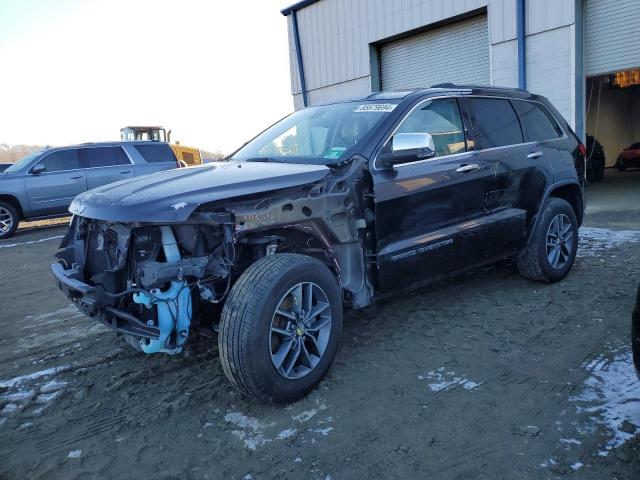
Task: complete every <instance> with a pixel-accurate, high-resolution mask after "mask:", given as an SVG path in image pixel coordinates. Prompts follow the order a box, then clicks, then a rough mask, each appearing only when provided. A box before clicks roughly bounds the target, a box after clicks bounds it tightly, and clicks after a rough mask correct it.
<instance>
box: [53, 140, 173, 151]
mask: <svg viewBox="0 0 640 480" xmlns="http://www.w3.org/2000/svg"><path fill="white" fill-rule="evenodd" d="M149 144H153V145H169V144H168V143H167V142H156V141H150V140H134V141H122V140H116V141H112V142H86V143H76V144H72V145H56V146H52V145H48V146H46V147H45V148H43V149H42V150H41V151H43V152H44V151H49V150H58V149H62V148H65V149H66V148H86V147H120V146H123V145H149Z"/></svg>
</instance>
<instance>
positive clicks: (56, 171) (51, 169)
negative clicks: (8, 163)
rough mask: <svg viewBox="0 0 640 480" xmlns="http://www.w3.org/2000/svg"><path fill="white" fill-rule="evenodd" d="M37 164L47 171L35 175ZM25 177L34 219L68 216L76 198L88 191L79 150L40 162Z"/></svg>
mask: <svg viewBox="0 0 640 480" xmlns="http://www.w3.org/2000/svg"><path fill="white" fill-rule="evenodd" d="M35 165H42V166H43V167H44V170H43V171H42V172H40V173H37V174H34V173H32V171H33V168H34V167H35ZM35 165H34V167H32V168H31V170H29V173H27V176H26V178H25V186H26V188H27V195H28V197H29V203H30V205H31V210H32V215H33V216H45V215H56V214H59V213H64V212H65V211H66V210H67V208H68V207H69V204H70V203H71V200H73V198H74V197H75V196H76V195H79V194H80V193H82V192H84V191H86V190H87V180H86V177H85V173H84V170H83V169H82V168H81V163H80V157H79V155H78V150H77V149H66V150H58V151H55V152H52V153H50V154H48V155H46V156H45V157H43V158H42V159H41V160H40V161H39V162H37V163H36V164H35Z"/></svg>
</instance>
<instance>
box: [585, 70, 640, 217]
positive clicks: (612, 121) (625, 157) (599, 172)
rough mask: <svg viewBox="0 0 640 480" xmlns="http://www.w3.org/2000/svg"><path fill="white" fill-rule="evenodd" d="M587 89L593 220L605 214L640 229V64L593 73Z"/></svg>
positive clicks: (589, 193)
mask: <svg viewBox="0 0 640 480" xmlns="http://www.w3.org/2000/svg"><path fill="white" fill-rule="evenodd" d="M585 93H586V107H587V109H586V112H587V115H586V126H587V158H588V160H587V165H588V167H590V173H589V175H588V180H589V185H588V187H587V197H588V201H587V204H588V207H587V219H588V222H587V223H591V222H595V224H599V223H600V222H599V221H598V219H599V217H600V216H602V217H603V218H605V217H606V218H607V219H608V223H609V225H608V226H609V227H612V228H623V229H638V228H640V214H639V213H638V212H639V209H640V70H625V71H622V72H617V73H613V74H607V75H598V76H593V77H589V78H587V81H586V89H585ZM603 167H605V168H603ZM612 212H615V215H611V213H612ZM611 222H613V223H611Z"/></svg>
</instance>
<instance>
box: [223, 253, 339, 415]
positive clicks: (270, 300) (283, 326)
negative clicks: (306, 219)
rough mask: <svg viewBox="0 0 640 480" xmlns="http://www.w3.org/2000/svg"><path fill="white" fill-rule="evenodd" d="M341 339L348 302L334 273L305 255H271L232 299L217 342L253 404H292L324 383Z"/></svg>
mask: <svg viewBox="0 0 640 480" xmlns="http://www.w3.org/2000/svg"><path fill="white" fill-rule="evenodd" d="M341 332H342V299H341V295H340V288H339V286H338V284H337V282H336V279H335V277H334V276H333V274H332V273H331V271H330V270H329V269H328V268H327V267H326V266H325V265H324V264H323V263H321V262H320V261H318V260H316V259H314V258H311V257H308V256H305V255H297V254H290V253H283V254H275V255H270V256H268V257H265V258H262V259H260V260H258V261H257V262H255V263H254V264H253V265H251V266H250V267H249V268H247V270H245V272H244V273H243V274H242V275H241V276H240V278H239V279H238V281H237V282H236V283H235V285H234V286H233V288H232V289H231V291H230V292H229V296H228V298H227V301H226V302H225V305H224V308H223V310H222V315H221V320H220V333H219V336H218V347H219V351H220V360H221V362H222V368H223V370H224V373H225V374H226V376H227V377H228V378H229V380H231V382H232V383H233V384H234V385H235V386H236V387H237V388H239V389H240V390H241V391H242V392H243V393H245V394H246V395H248V396H252V397H254V398H256V399H258V400H260V401H263V402H280V403H283V402H293V401H295V400H298V399H300V398H302V397H304V396H305V395H306V394H307V393H309V392H310V391H311V390H312V389H313V387H314V386H315V385H316V384H317V383H318V382H320V380H321V379H322V378H323V377H324V375H325V374H326V372H327V370H328V369H329V367H330V366H331V364H332V363H333V360H334V358H335V355H336V352H337V350H338V343H339V339H340V334H341Z"/></svg>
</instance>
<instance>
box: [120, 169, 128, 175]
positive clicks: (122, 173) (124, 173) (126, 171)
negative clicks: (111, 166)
mask: <svg viewBox="0 0 640 480" xmlns="http://www.w3.org/2000/svg"><path fill="white" fill-rule="evenodd" d="M127 173H131V170H125V171H124V172H120V174H121V175H126V174H127Z"/></svg>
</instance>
